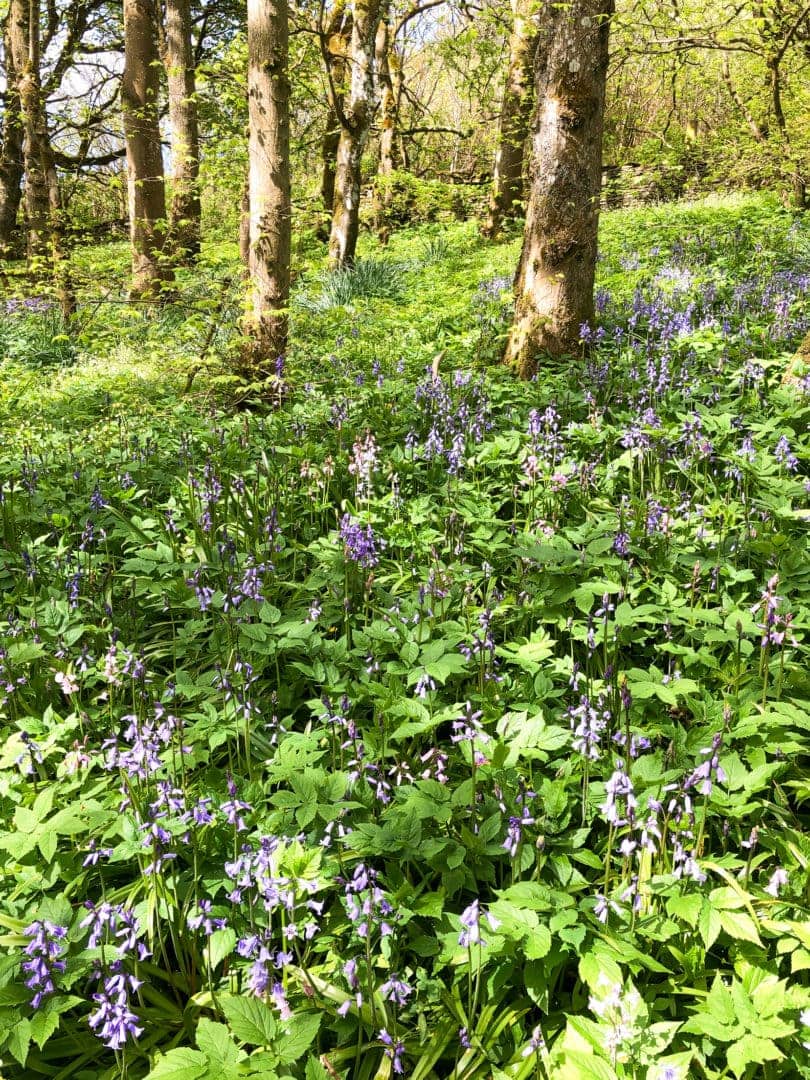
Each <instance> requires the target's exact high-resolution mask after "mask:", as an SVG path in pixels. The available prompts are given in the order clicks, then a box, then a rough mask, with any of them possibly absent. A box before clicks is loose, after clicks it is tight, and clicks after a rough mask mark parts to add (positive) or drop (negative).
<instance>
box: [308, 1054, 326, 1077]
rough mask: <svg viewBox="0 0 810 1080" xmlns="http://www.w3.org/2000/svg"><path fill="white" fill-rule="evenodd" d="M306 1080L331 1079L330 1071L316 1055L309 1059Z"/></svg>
mask: <svg viewBox="0 0 810 1080" xmlns="http://www.w3.org/2000/svg"><path fill="white" fill-rule="evenodd" d="M304 1075H305V1077H306V1080H329V1073H328V1072H327V1071H326V1069H325V1068H324V1067H323V1065H321V1063H320V1061H319V1060H318V1059H317V1058H316V1057H311V1058H309V1060H308V1061H307V1070H306V1073H305V1074H304Z"/></svg>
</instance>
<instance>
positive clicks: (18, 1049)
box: [6, 1017, 31, 1065]
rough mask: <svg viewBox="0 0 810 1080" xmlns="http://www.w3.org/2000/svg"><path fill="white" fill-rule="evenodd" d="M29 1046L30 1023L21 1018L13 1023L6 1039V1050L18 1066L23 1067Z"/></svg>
mask: <svg viewBox="0 0 810 1080" xmlns="http://www.w3.org/2000/svg"><path fill="white" fill-rule="evenodd" d="M30 1045H31V1022H30V1020H28V1019H26V1018H25V1017H23V1018H22V1019H19V1020H17V1021H15V1023H14V1026H13V1027H12V1029H11V1031H10V1032H9V1033H8V1037H7V1038H6V1050H8V1052H9V1053H10V1054H11V1056H12V1057H13V1058H14V1059H15V1061H19V1063H20V1065H25V1062H26V1061H27V1059H28V1048H29V1047H30Z"/></svg>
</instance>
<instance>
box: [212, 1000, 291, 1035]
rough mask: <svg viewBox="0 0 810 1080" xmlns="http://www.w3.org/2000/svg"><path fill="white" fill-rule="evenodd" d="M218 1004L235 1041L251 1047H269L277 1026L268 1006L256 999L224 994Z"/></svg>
mask: <svg viewBox="0 0 810 1080" xmlns="http://www.w3.org/2000/svg"><path fill="white" fill-rule="evenodd" d="M220 1004H221V1005H222V1011H223V1012H224V1013H225V1016H226V1018H227V1020H228V1024H229V1025H230V1028H231V1031H232V1032H233V1034H234V1035H235V1036H236V1037H237V1039H239V1040H241V1042H246V1043H250V1044H251V1045H252V1046H270V1045H271V1043H272V1042H273V1039H274V1038H275V1037H276V1031H277V1028H278V1025H277V1024H276V1018H275V1016H274V1015H273V1012H272V1010H271V1009H270V1006H269V1005H266V1004H265V1003H264V1002H263V1001H259V999H258V998H253V997H236V996H235V995H233V994H225V995H224V996H223V997H222V998H221V999H220Z"/></svg>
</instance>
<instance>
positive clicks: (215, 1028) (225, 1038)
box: [195, 1017, 246, 1080]
mask: <svg viewBox="0 0 810 1080" xmlns="http://www.w3.org/2000/svg"><path fill="white" fill-rule="evenodd" d="M195 1040H196V1042H197V1046H198V1048H199V1049H200V1050H201V1051H202V1052H203V1053H204V1054H205V1056H206V1058H207V1059H208V1065H209V1071H211V1072H212V1073H213V1074H214V1075H215V1076H217V1077H221V1078H222V1080H230V1077H232V1076H236V1075H237V1068H236V1067H237V1065H238V1064H239V1062H240V1061H241V1060H242V1059H243V1058H244V1057H245V1056H246V1055H245V1052H244V1051H243V1050H239V1049H237V1047H236V1046H235V1045H234V1043H233V1040H232V1039H231V1036H230V1033H229V1032H228V1028H227V1027H226V1026H225V1024H216V1023H214V1021H213V1020H208V1019H207V1018H206V1017H203V1018H202V1019H201V1020H200V1022H199V1024H198V1025H197V1031H196V1034H195Z"/></svg>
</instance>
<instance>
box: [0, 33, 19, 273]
mask: <svg viewBox="0 0 810 1080" xmlns="http://www.w3.org/2000/svg"><path fill="white" fill-rule="evenodd" d="M10 24H11V19H10V18H6V22H5V25H4V26H3V53H4V56H5V66H6V70H5V81H6V93H5V98H6V100H5V110H4V113H3V127H2V133H1V134H0V259H7V258H9V257H10V256H11V254H12V253H13V251H14V248H15V233H16V229H17V213H18V211H19V209H20V203H21V202H22V178H23V135H24V133H23V122H22V115H21V112H20V95H19V92H18V90H17V73H16V71H15V68H14V60H13V56H12V49H11V32H10Z"/></svg>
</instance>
